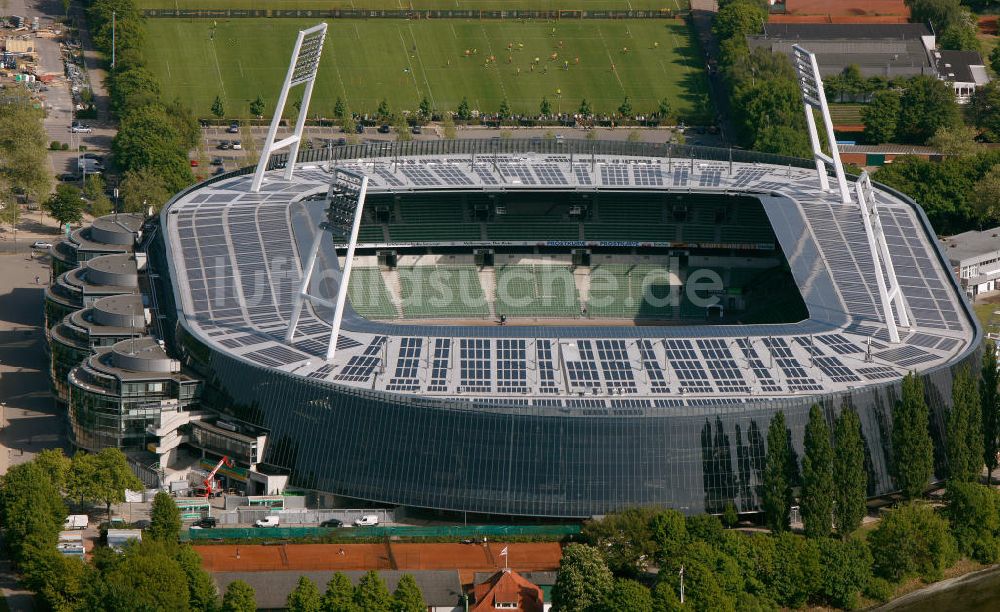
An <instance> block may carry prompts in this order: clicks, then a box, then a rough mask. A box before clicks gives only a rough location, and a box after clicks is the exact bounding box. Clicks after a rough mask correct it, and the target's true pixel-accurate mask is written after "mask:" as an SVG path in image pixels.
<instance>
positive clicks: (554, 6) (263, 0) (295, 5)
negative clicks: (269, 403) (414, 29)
mask: <svg viewBox="0 0 1000 612" xmlns="http://www.w3.org/2000/svg"><path fill="white" fill-rule="evenodd" d="M138 4H139V8H156V9H258V10H278V9H322V10H337V9H371V10H390V9H403V10H407V9H408V10H445V9H459V10H484V11H485V10H507V11H512V10H535V11H587V10H597V9H600V10H618V11H649V10H675V11H676V10H680V9H686V8H687V7H688V4H689V0H139V2H138Z"/></svg>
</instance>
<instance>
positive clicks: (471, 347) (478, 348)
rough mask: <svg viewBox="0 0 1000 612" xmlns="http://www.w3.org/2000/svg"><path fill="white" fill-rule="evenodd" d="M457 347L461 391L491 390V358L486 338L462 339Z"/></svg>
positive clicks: (488, 342)
mask: <svg viewBox="0 0 1000 612" xmlns="http://www.w3.org/2000/svg"><path fill="white" fill-rule="evenodd" d="M458 343H459V344H458V346H459V353H458V357H459V372H460V381H461V387H462V391H463V392H466V393H473V392H482V391H489V390H490V389H491V388H492V386H493V385H492V378H493V376H492V372H493V367H492V365H493V364H492V356H491V353H492V351H491V349H490V341H489V339H488V338H462V339H460V340H459V341H458Z"/></svg>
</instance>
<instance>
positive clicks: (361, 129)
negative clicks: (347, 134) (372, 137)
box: [354, 123, 365, 134]
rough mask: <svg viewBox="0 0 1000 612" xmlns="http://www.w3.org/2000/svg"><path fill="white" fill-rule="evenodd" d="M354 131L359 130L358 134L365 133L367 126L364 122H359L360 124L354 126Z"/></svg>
mask: <svg viewBox="0 0 1000 612" xmlns="http://www.w3.org/2000/svg"><path fill="white" fill-rule="evenodd" d="M354 131H355V132H357V133H358V134H364V133H365V126H364V125H363V124H361V123H359V124H357V125H355V126H354Z"/></svg>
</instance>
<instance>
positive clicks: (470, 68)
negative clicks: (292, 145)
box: [146, 19, 709, 122]
mask: <svg viewBox="0 0 1000 612" xmlns="http://www.w3.org/2000/svg"><path fill="white" fill-rule="evenodd" d="M315 23H316V20H299V19H232V20H220V21H219V22H218V26H217V30H216V33H215V37H214V40H213V39H212V38H211V37H210V31H211V25H212V24H211V22H210V21H207V20H185V19H150V20H148V21H147V22H146V26H147V36H146V40H147V43H146V45H147V47H146V51H147V56H146V59H147V62H148V64H149V67H150V68H151V69H152V70H153V71H154V72H155V73H156V74H157V75H158V77H159V78H160V81H161V84H162V88H163V94H164V97H165V98H166V99H173V98H174V97H175V96H179V97H180V98H181V99H183V100H185V101H186V102H187V103H188V104H189V105H190V106H191V108H192V109H194V112H195V113H196V114H197V115H199V116H205V117H207V116H209V110H210V108H211V105H212V101H213V100H214V99H215V96H216V95H218V96H221V98H222V100H223V102H224V104H225V109H226V115H227V116H243V115H246V114H247V113H248V112H249V111H248V106H249V103H250V101H251V100H253V99H254V98H256V97H257V95H258V94H260V95H261V96H262V97H263V98H264V100H265V102H266V104H267V111H266V112H267V113H270V112H271V111H272V109H273V108H274V103H275V100H276V99H277V94H278V91H279V89H280V87H281V83H282V82H283V80H284V76H285V72H286V70H287V69H288V61H289V54H290V53H291V48H292V45H293V43H294V39H295V33H296V31H298V30H300V29H304V28H306V27H309V26H312V25H314V24H315ZM553 28H554V29H555V34H553ZM560 41H561V42H562V43H563V46H562V47H560V46H559V43H560ZM508 43H514V50H513V52H510V53H508V51H507V45H508ZM521 43H523V45H524V47H523V49H520V47H519V44H521ZM623 47H628V49H629V51H628V52H627V53H624V52H623V51H622V49H623ZM467 49H469V50H478V52H477V54H476V55H473V56H471V57H465V51H466V50H467ZM552 53H558V58H557V59H556V60H555V61H551V60H550V59H549V57H550V55H551V54H552ZM490 55H495V56H496V62H494V63H490V64H489V65H485V63H486V60H487V57H488V56H490ZM508 55H509V56H510V57H511V62H510V63H508ZM536 57H537V58H540V62H539V64H538V65H537V66H535V68H534V70H533V71H532V70H531V69H530V66H531V64H532V62H533V60H534V59H535V58H536ZM577 57H579V58H580V62H579V64H577V63H576V58H577ZM564 60H566V61H569V69H568V70H565V69H564V64H563V61H564ZM612 62H614V64H615V70H614V71H612V69H611V65H612ZM518 69H520V74H518ZM301 89H302V88H298V89H297V92H296V93H298V94H299V95H300V93H301ZM560 91H561V95H560V94H559V93H558V92H560ZM293 95H295V94H293ZM424 96H426V97H427V99H428V100H429V101H430V102H431V105H432V107H433V108H435V109H442V110H443V109H450V110H454V109H456V108H457V107H458V105H459V102H460V101H461V100H462V98H463V97H468V99H469V104H470V106H471V107H472V108H473V109H479V110H482V111H484V112H495V111H496V110H497V109H498V108H499V106H500V102H501V101H502V100H503V99H505V98H506V99H507V101H508V103H509V104H510V106H511V109H512V110H513V111H514V112H523V113H531V114H537V113H538V107H539V104H540V102H541V100H542V97H543V96H545V97H548V99H549V100H550V102H551V103H552V108H553V110H558V109H559V108H561V109H562V110H563V111H565V112H575V111H576V110H577V109H578V108H579V105H580V101H581V99H583V98H586V99H587V100H588V101H589V102H590V104H591V107H592V109H593V111H594V112H595V113H600V112H612V111H614V110H615V109H617V108H618V106H619V105H620V104H621V103H622V100H623V99H624V98H625V96H629V98H630V100H631V102H632V107H633V108H634V109H635V111H636V112H652V111H653V110H654V109H655V108H656V106H657V104H658V103H659V100H661V99H662V98H667V99H668V100H669V101H670V103H671V105H672V106H673V108H674V109H675V111H676V112H677V113H679V115H680V116H681V117H683V118H685V119H686V120H688V121H689V122H690V121H692V120H697V119H699V118H703V117H706V116H709V115H708V113H709V111H708V110H707V109H708V108H709V105H708V97H707V84H706V80H705V73H704V70H703V67H702V65H701V61H700V57H699V52H698V51H697V48H696V47H695V46H694V42H693V40H692V37H691V36H690V33H689V30H688V28H687V26H686V25H685V24H684V23H683V22H681V21H677V20H659V19H657V20H628V21H625V20H609V21H604V20H573V21H564V22H557V23H549V22H527V23H524V22H522V23H518V22H515V21H471V20H470V21H465V20H454V19H449V20H439V21H431V20H424V21H405V20H371V21H347V20H334V21H331V22H330V29H329V31H328V33H327V42H326V46H325V48H324V51H323V60H322V63H321V66H320V71H319V78H318V80H317V83H316V90H315V92H314V95H313V102H312V107H311V112H310V115H318V116H325V117H330V116H332V114H333V107H334V103H335V100H336V99H337V97H341V98H343V99H344V101H345V102H346V103H347V105H348V108H349V109H351V110H352V111H355V112H360V113H366V112H367V113H372V112H374V111H375V109H376V108H377V107H378V104H379V102H380V101H381V100H382V99H383V98H385V99H387V100H388V102H389V106H390V108H391V109H392V110H393V111H394V112H395V111H401V110H416V109H417V107H418V105H419V104H420V100H421V99H422V98H423V97H424ZM293 112H294V109H293V108H292V106H291V104H289V105H288V107H287V109H286V113H285V114H286V115H291V114H292V113H293Z"/></svg>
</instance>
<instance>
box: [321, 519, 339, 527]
mask: <svg viewBox="0 0 1000 612" xmlns="http://www.w3.org/2000/svg"><path fill="white" fill-rule="evenodd" d="M319 526H320V527H332V528H334V529H336V528H338V527H343V526H344V521H342V520H340V519H335V518H331V519H326V520H325V521H323V522H322V523H320V524H319Z"/></svg>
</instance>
